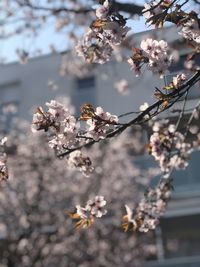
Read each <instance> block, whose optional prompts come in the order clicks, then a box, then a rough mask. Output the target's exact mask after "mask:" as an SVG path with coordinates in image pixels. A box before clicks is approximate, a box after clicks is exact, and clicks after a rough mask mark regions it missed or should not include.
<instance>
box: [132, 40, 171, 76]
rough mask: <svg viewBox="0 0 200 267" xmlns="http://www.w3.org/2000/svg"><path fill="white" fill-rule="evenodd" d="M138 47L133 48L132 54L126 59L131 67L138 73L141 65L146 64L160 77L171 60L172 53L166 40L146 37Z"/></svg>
mask: <svg viewBox="0 0 200 267" xmlns="http://www.w3.org/2000/svg"><path fill="white" fill-rule="evenodd" d="M140 48H141V49H138V48H135V49H133V52H134V54H133V56H132V57H131V58H129V59H128V63H129V64H130V65H131V68H132V69H134V71H136V74H137V75H138V74H140V71H141V68H142V66H143V65H144V64H147V66H148V68H149V70H150V71H152V73H154V74H159V75H160V77H162V76H163V74H164V73H165V72H166V71H167V70H168V67H169V66H170V65H171V63H172V60H173V57H172V55H171V54H170V53H169V48H168V44H167V42H165V41H164V40H161V41H157V40H153V39H146V40H142V41H141V44H140Z"/></svg>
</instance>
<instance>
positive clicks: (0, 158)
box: [0, 137, 8, 182]
mask: <svg viewBox="0 0 200 267" xmlns="http://www.w3.org/2000/svg"><path fill="white" fill-rule="evenodd" d="M6 141H7V138H6V137H4V138H2V139H1V141H0V182H1V181H3V180H7V179H8V167H7V156H6V153H5V143H6Z"/></svg>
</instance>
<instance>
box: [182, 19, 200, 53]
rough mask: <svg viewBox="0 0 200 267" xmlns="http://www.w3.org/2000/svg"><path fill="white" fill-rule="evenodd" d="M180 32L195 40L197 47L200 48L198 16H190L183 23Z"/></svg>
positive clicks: (186, 37) (190, 39)
mask: <svg viewBox="0 0 200 267" xmlns="http://www.w3.org/2000/svg"><path fill="white" fill-rule="evenodd" d="M181 26H182V27H181V31H180V34H181V35H182V36H183V37H184V38H185V39H187V40H188V41H191V42H193V44H194V45H195V46H196V48H198V49H199V48H200V29H199V22H198V19H197V18H190V19H189V20H187V21H186V22H184V23H183V24H182V25H181Z"/></svg>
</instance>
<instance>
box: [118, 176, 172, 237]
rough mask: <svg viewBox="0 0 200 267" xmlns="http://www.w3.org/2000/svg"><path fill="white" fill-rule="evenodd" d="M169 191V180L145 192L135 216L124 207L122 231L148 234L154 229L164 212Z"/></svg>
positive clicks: (164, 180)
mask: <svg viewBox="0 0 200 267" xmlns="http://www.w3.org/2000/svg"><path fill="white" fill-rule="evenodd" d="M171 191H172V185H171V179H162V180H161V181H160V183H159V185H158V186H157V187H156V188H155V189H148V190H147V192H146V194H145V196H144V198H143V199H142V200H141V201H140V203H139V204H138V206H137V208H136V210H135V214H133V211H132V210H131V209H130V207H129V206H127V205H125V208H126V212H127V214H126V215H125V216H124V217H123V224H122V228H123V229H124V231H128V230H133V231H139V232H148V231H149V230H153V229H155V227H156V225H157V224H158V222H159V218H160V216H161V215H162V214H163V213H164V212H165V209H166V205H167V202H168V199H169V197H170V195H171Z"/></svg>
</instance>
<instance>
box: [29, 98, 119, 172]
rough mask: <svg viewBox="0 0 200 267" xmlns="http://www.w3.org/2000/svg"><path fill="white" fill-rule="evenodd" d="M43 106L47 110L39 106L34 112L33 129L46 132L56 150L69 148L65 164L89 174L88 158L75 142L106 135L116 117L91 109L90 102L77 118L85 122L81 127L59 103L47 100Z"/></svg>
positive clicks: (112, 128) (112, 127)
mask: <svg viewBox="0 0 200 267" xmlns="http://www.w3.org/2000/svg"><path fill="white" fill-rule="evenodd" d="M46 106H47V107H48V110H47V111H46V112H45V111H44V110H43V109H42V107H38V108H37V110H36V112H35V114H34V115H33V121H32V126H31V128H32V131H33V132H36V131H40V130H44V131H45V132H48V133H49V141H48V144H49V146H50V147H51V148H53V149H54V150H55V151H56V152H57V153H58V152H61V151H63V150H64V151H65V150H66V151H69V152H70V156H69V157H68V165H69V166H70V167H71V168H76V169H78V170H79V171H81V172H82V173H83V174H84V175H85V176H89V175H90V174H91V173H92V171H93V167H92V163H91V160H90V158H89V157H86V156H83V154H82V152H81V151H79V150H77V149H76V148H77V146H78V145H83V142H84V140H85V142H87V140H90V139H92V140H95V141H98V140H99V139H104V138H106V136H107V134H108V133H109V132H110V131H113V130H114V129H115V127H116V125H117V124H118V117H117V116H115V115H111V114H110V113H109V112H104V110H103V109H102V108H101V107H97V108H96V110H94V108H93V106H92V105H90V104H85V105H83V107H82V108H81V116H80V118H79V119H80V120H82V121H84V122H85V129H84V130H83V129H81V127H80V123H79V122H78V120H77V119H76V118H75V117H74V116H73V115H72V114H71V113H70V111H69V109H68V108H65V107H64V105H62V104H61V103H59V102H57V101H55V100H51V102H50V103H46ZM74 150H75V151H74ZM73 151H74V152H73Z"/></svg>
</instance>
